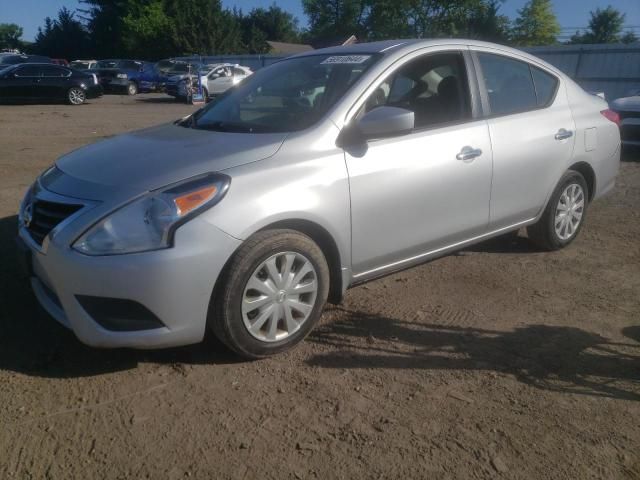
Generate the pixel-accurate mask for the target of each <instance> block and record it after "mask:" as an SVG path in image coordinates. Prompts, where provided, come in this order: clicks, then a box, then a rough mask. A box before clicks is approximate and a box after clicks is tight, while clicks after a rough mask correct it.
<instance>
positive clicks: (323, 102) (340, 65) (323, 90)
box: [182, 54, 379, 133]
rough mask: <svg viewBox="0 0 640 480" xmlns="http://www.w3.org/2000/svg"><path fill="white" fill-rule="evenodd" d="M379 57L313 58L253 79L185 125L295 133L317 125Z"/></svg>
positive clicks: (267, 70)
mask: <svg viewBox="0 0 640 480" xmlns="http://www.w3.org/2000/svg"><path fill="white" fill-rule="evenodd" d="M378 58H379V56H378V55H375V54H363V55H309V56H304V57H297V58H291V59H288V60H283V61H281V62H278V63H275V64H273V65H271V66H269V67H267V68H264V69H261V70H259V71H258V72H257V73H254V74H253V75H251V76H249V77H247V78H246V79H245V80H244V81H243V82H241V83H240V84H239V85H238V86H237V87H235V88H232V89H230V90H227V92H226V93H225V94H224V95H222V96H221V97H219V99H217V100H216V101H214V102H213V103H211V104H209V105H208V106H207V107H205V108H204V109H202V110H200V111H198V112H196V114H194V115H193V116H192V117H190V118H189V119H188V120H187V121H185V122H183V124H182V125H183V126H189V127H192V128H199V129H204V130H217V131H231V132H252V133H272V132H293V131H299V130H304V129H305V128H308V127H310V126H312V125H313V124H315V123H316V122H317V121H318V120H320V118H322V116H323V115H324V114H325V113H327V112H328V110H329V109H330V108H331V107H332V106H333V105H335V104H336V103H337V102H338V101H339V100H340V99H341V98H342V97H343V96H344V94H345V93H346V92H347V90H348V89H349V88H351V86H352V85H353V84H354V83H355V82H356V81H357V80H358V79H359V78H360V77H361V76H362V75H363V74H364V72H365V71H366V70H367V69H368V68H370V67H371V65H373V64H374V63H375V62H376V61H377V60H378Z"/></svg>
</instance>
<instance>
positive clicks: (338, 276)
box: [254, 219, 343, 304]
mask: <svg viewBox="0 0 640 480" xmlns="http://www.w3.org/2000/svg"><path fill="white" fill-rule="evenodd" d="M274 229H289V230H295V231H297V232H300V233H302V234H304V235H307V236H308V237H309V238H311V240H313V241H314V242H315V243H316V244H317V245H318V246H319V247H320V250H322V253H323V254H324V256H325V258H326V259H327V264H328V266H329V298H328V301H329V302H330V303H333V304H338V303H340V302H341V301H342V296H343V293H342V292H343V288H342V287H343V285H342V263H341V259H340V250H339V249H338V245H337V243H336V241H335V240H334V238H333V237H332V236H331V234H330V233H329V232H328V231H327V230H326V229H325V228H324V227H322V226H321V225H319V224H317V223H315V222H313V221H311V220H304V219H287V220H280V221H276V222H274V223H270V224H268V225H265V226H263V227H262V228H260V229H259V230H258V231H257V232H262V231H265V230H274ZM257 232H254V233H257Z"/></svg>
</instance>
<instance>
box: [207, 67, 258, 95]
mask: <svg viewBox="0 0 640 480" xmlns="http://www.w3.org/2000/svg"><path fill="white" fill-rule="evenodd" d="M251 74H253V72H252V71H251V69H250V68H249V67H242V66H240V65H238V64H235V65H232V64H229V63H223V64H220V65H216V66H214V68H212V69H211V70H210V71H209V72H206V73H205V74H204V75H202V74H201V80H200V81H201V82H202V86H203V88H204V90H205V94H206V95H205V98H206V97H208V96H215V95H220V94H221V93H224V92H226V91H227V90H229V89H230V88H231V87H233V86H235V85H237V84H239V83H240V82H241V81H242V80H244V79H245V78H247V77H248V76H250V75H251Z"/></svg>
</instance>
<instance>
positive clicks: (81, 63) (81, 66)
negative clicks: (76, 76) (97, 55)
mask: <svg viewBox="0 0 640 480" xmlns="http://www.w3.org/2000/svg"><path fill="white" fill-rule="evenodd" d="M97 63H98V61H97V60H74V61H73V62H71V63H70V64H69V66H70V67H71V68H75V69H76V70H92V69H94V68H96V65H97Z"/></svg>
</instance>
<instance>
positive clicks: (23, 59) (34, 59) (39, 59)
mask: <svg viewBox="0 0 640 480" xmlns="http://www.w3.org/2000/svg"><path fill="white" fill-rule="evenodd" d="M18 63H51V59H50V58H49V57H43V56H42V55H13V54H8V55H0V68H1V67H2V66H3V65H17V64H18Z"/></svg>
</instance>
